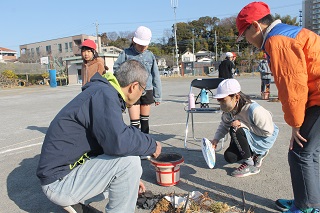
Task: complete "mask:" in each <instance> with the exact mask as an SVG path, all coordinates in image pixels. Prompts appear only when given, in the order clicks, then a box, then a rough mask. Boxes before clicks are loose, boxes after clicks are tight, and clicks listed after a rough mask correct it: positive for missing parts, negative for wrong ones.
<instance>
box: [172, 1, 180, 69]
mask: <svg viewBox="0 0 320 213" xmlns="http://www.w3.org/2000/svg"><path fill="white" fill-rule="evenodd" d="M171 7H172V8H173V12H174V42H175V46H176V61H177V64H176V66H177V71H178V74H180V70H179V52H178V43H177V19H176V9H177V7H178V0H171Z"/></svg>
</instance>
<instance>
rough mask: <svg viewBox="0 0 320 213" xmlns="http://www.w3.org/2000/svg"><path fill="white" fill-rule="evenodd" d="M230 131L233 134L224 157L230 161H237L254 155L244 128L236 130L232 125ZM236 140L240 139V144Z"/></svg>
mask: <svg viewBox="0 0 320 213" xmlns="http://www.w3.org/2000/svg"><path fill="white" fill-rule="evenodd" d="M229 133H230V136H231V141H230V145H229V147H228V148H227V150H226V151H225V152H224V159H225V160H226V161H227V162H228V163H235V162H238V161H240V160H243V159H248V158H250V157H252V154H253V152H252V151H251V149H250V146H249V144H248V140H247V137H246V134H245V132H244V130H243V128H238V129H237V130H236V131H235V129H234V128H233V127H231V128H230V132H229ZM235 140H237V141H238V144H239V145H237V144H236V142H235ZM238 146H239V147H240V148H239V147H238ZM240 149H241V151H240Z"/></svg>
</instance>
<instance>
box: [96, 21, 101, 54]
mask: <svg viewBox="0 0 320 213" xmlns="http://www.w3.org/2000/svg"><path fill="white" fill-rule="evenodd" d="M98 26H99V24H98V23H97V22H96V35H97V42H98V54H99V53H100V42H99V35H98V32H99V31H98Z"/></svg>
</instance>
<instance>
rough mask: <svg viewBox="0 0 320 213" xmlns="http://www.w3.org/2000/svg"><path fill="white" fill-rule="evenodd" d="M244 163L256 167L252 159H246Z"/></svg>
mask: <svg viewBox="0 0 320 213" xmlns="http://www.w3.org/2000/svg"><path fill="white" fill-rule="evenodd" d="M244 162H245V163H246V164H248V165H250V166H254V162H253V159H252V157H251V158H247V159H245V161H244Z"/></svg>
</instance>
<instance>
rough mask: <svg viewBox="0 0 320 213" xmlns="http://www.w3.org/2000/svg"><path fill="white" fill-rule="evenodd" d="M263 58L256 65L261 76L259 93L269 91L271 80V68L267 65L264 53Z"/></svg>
mask: <svg viewBox="0 0 320 213" xmlns="http://www.w3.org/2000/svg"><path fill="white" fill-rule="evenodd" d="M263 57H264V59H262V60H261V61H260V63H259V66H258V71H259V72H260V76H261V95H263V93H264V92H270V82H271V74H272V72H271V70H270V67H269V65H268V61H267V59H266V58H267V56H266V54H264V56H263Z"/></svg>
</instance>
